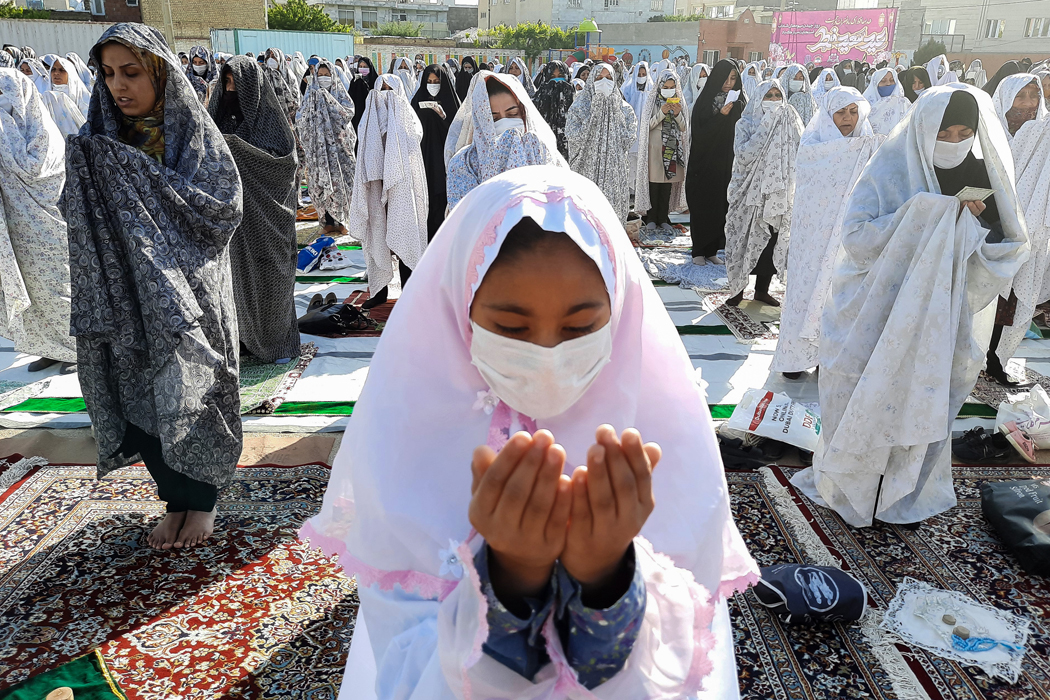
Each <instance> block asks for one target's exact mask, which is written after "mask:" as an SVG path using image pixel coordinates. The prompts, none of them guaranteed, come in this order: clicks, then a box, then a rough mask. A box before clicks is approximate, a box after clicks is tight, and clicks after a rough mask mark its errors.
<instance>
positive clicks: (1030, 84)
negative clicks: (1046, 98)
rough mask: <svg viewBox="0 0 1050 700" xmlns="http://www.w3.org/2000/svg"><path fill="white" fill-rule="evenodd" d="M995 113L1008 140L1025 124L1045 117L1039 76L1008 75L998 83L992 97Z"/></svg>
mask: <svg viewBox="0 0 1050 700" xmlns="http://www.w3.org/2000/svg"><path fill="white" fill-rule="evenodd" d="M992 102H993V103H994V104H995V113H996V114H997V115H999V120H1000V121H1001V122H1002V124H1003V128H1004V129H1006V135H1007V138H1008V139H1011V140H1012V139H1013V137H1014V135H1015V134H1017V130H1018V129H1020V128H1021V127H1022V126H1024V124H1025V123H1026V122H1029V121H1031V120H1033V119H1043V118H1045V117H1046V114H1047V111H1046V104H1045V103H1044V102H1043V89H1042V85H1041V84H1040V82H1039V76H1037V75H1032V74H1031V73H1017V74H1015V75H1009V76H1007V77H1006V78H1004V79H1003V80H1002V81H1000V82H999V87H997V88H996V89H995V94H994V95H992Z"/></svg>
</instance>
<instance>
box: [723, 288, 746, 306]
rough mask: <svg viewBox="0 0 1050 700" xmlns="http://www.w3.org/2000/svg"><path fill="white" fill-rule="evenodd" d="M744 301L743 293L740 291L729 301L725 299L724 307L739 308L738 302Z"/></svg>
mask: <svg viewBox="0 0 1050 700" xmlns="http://www.w3.org/2000/svg"><path fill="white" fill-rule="evenodd" d="M743 300H744V292H743V290H741V292H740V293H739V294H737V295H736V296H735V297H732V298H730V299H726V306H740V302H742V301H743Z"/></svg>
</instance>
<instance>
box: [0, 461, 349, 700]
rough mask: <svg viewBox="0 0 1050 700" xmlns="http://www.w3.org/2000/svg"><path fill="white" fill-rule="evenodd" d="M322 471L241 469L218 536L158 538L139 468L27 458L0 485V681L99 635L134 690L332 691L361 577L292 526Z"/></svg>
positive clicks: (144, 698) (84, 647) (134, 696)
mask: <svg viewBox="0 0 1050 700" xmlns="http://www.w3.org/2000/svg"><path fill="white" fill-rule="evenodd" d="M16 458H17V457H16ZM16 458H13V459H16ZM12 462H13V460H12V461H9V462H8V464H7V465H3V466H0V470H4V471H10V470H11V469H12V468H13V467H14V466H15V465H17V464H19V463H18V462H13V463H12ZM23 469H24V468H23ZM328 474H329V469H328V467H326V466H324V465H321V464H305V465H300V466H295V467H276V466H253V467H242V468H238V469H237V473H236V476H235V477H234V481H233V483H232V484H231V485H230V486H229V487H227V488H226V489H224V490H223V491H221V492H220V494H219V505H218V508H219V516H218V520H217V522H216V534H215V536H214V537H213V538H212V539H211V540H209V541H208V542H207V543H206V544H205V545H204V546H201V547H197V548H194V549H191V550H185V551H166V552H158V551H154V550H152V549H150V548H149V546H148V545H147V544H146V536H147V535H148V534H149V532H150V530H151V529H152V528H153V527H154V525H155V524H156V523H157V522H158V521H159V520H160V518H161V517H162V516H163V511H164V506H163V504H162V503H161V502H159V501H158V500H157V499H156V488H155V486H154V484H153V481H152V480H151V479H150V476H149V473H148V472H147V471H146V469H145V468H144V467H127V468H124V469H122V470H120V471H118V472H116V473H114V474H112V475H110V476H108V477H106V478H105V479H102V480H101V481H98V480H96V479H95V467H94V466H77V465H42V466H34V467H32V468H31V469H30V471H29V472H28V473H27V474H26V475H24V476H23V477H21V478H20V479H19V480H18V481H17V482H15V483H14V484H13V485H12V486H11V487H9V488H6V489H0V553H2V556H0V687H7V686H10V685H13V684H14V683H18V682H20V681H24V680H26V679H27V678H30V677H33V676H36V675H39V674H40V673H42V672H44V671H45V670H47V669H54V668H57V667H58V666H60V665H62V664H64V663H67V662H69V661H71V660H72V659H75V658H77V657H79V656H81V655H83V654H85V653H88V652H91V651H92V650H94V649H96V648H98V649H99V650H100V651H101V653H102V656H103V658H104V659H105V661H106V663H107V664H108V665H109V668H110V669H111V670H112V671H113V673H114V675H115V677H116V680H117V683H118V684H119V686H120V688H121V689H122V690H123V691H124V692H125V693H126V694H127V697H128V698H129V700H172V698H184V699H186V700H191V699H193V700H196V699H205V698H206V699H208V700H211V699H213V698H214V699H218V698H253V699H260V700H261V699H269V698H274V699H277V698H281V699H285V700H286V699H289V698H335V697H336V696H337V695H338V688H339V684H340V682H341V681H342V676H343V668H344V666H345V664H346V654H347V651H348V650H349V644H350V637H351V635H352V634H353V628H354V620H355V616H356V610H357V605H358V601H357V597H356V589H355V586H354V583H353V581H352V579H350V578H348V577H346V576H345V575H343V573H342V572H341V569H340V568H339V566H338V565H337V564H335V563H333V562H332V561H331V560H329V559H328V558H327V557H325V556H323V555H322V554H321V553H320V550H316V549H310V548H309V547H308V546H307V545H305V544H303V543H301V542H299V541H298V539H297V538H296V533H297V531H298V529H299V527H300V526H301V525H302V523H303V521H304V520H305V519H307V518H308V517H310V516H311V515H313V514H314V513H315V512H316V511H317V510H318V508H319V507H320V505H321V500H322V497H323V494H324V489H325V485H326V484H327V482H328ZM2 476H3V474H2V473H0V478H2ZM40 698H41V699H42V698H43V696H40Z"/></svg>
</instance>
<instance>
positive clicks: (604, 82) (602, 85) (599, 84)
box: [594, 78, 613, 95]
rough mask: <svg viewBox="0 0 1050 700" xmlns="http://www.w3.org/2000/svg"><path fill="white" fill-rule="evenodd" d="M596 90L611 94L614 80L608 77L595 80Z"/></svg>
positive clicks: (603, 93)
mask: <svg viewBox="0 0 1050 700" xmlns="http://www.w3.org/2000/svg"><path fill="white" fill-rule="evenodd" d="M594 91H595V92H597V93H598V94H599V95H611V94H612V91H613V81H611V80H609V79H608V78H602V79H601V80H595V81H594Z"/></svg>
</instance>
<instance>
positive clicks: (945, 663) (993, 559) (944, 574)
mask: <svg viewBox="0 0 1050 700" xmlns="http://www.w3.org/2000/svg"><path fill="white" fill-rule="evenodd" d="M796 471H797V469H793V468H789V467H772V468H771V473H773V474H774V475H775V476H776V479H777V481H778V483H779V484H780V485H781V486H783V487H785V492H786V493H789V494H790V498H791V501H792V502H793V503H794V504H795V505H796V506H797V507H798V508H799V510H800V511H801V512H802V513H803V514H804V518H805V520H806V522H807V524H808V525H807V526H808V529H809V530H810V532H811V535H812V536H815V537H818V538H819V540H820V542H819V544H818V545H817V546H816V549H819V550H823V551H824V552H826V553H828V554H830V556H831V557H832V561H833V562H834V563H836V564H837V565H839V566H841V568H843V569H845V570H848V571H849V572H850V573H851V574H853V575H854V576H856V577H857V578H858V579H860V580H861V581H862V582H863V583H864V584H865V585H866V586H867V588H868V594H869V604H870V605H872V606H873V607H874V608H875V609H876V610H877V614H878V618H879V620H881V618H882V613H883V611H884V610H885V609H886V606H887V605H888V604H889V602H890V600H891V599H892V598H893V596H894V595H895V593H896V591H897V586H898V585H899V584H900V583H901V582H902V581H903V580H904V578H905V577H912V578H915V579H919V580H921V581H925V582H926V583H929V584H930V585H933V586H936V587H937V588H942V589H946V590H953V591H958V592H960V593H963V594H964V595H966V596H968V597H970V598H972V599H974V600H976V601H977V602H979V603H983V604H985V605H991V606H993V607H996V608H1000V609H1002V610H1006V611H1008V612H1011V613H1013V614H1015V615H1019V616H1021V617H1025V618H1027V619H1029V620H1030V621H1031V622H1032V635H1031V636H1030V637H1029V648H1028V652H1027V654H1026V655H1025V658H1024V664H1023V666H1022V674H1021V677H1020V679H1019V680H1018V682H1017V683H1016V684H1015V685H1008V684H1006V683H1004V682H1001V681H993V680H991V679H989V678H988V677H987V676H985V675H984V674H983V673H982V672H981V671H980V670H979V669H976V668H972V667H966V666H964V665H962V664H959V663H956V662H954V661H949V660H947V659H944V658H941V657H939V656H936V655H934V654H930V653H927V652H925V651H922V650H921V649H911V648H909V647H906V646H904V645H899V646H900V647H901V648H902V649H907V652H906V653H905V658H906V659H907V662H908V666H909V668H910V669H911V671H912V673H913V674H914V676H915V677H916V678H917V679H918V680H919V682H920V683H921V685H922V688H923V689H924V692H925V693H926V695H925V696H923V695H918V694H916V695H915V697H930V698H935V699H940V698H944V699H949V698H950V699H951V700H993V699H994V700H1050V637H1048V636H1047V635H1048V632H1050V624H1047V622H1046V620H1047V618H1048V615H1050V579H1047V578H1044V577H1039V576H1033V575H1030V574H1026V573H1025V572H1024V571H1023V570H1022V569H1021V568H1020V567H1019V566H1018V564H1017V561H1016V559H1015V558H1014V557H1013V555H1012V554H1010V553H1009V552H1008V551H1007V550H1006V548H1005V547H1004V546H1003V545H1002V543H1001V542H1000V540H999V538H998V537H997V536H996V534H995V532H994V531H993V530H992V528H991V526H990V525H989V524H988V523H987V522H986V521H985V519H984V516H983V514H982V512H981V494H980V485H981V483H982V482H984V481H1002V480H1022V479H1033V478H1039V479H1043V478H1050V467H1046V466H1042V467H1037V466H1033V465H1027V464H1026V465H1018V466H960V465H956V466H953V467H952V473H953V476H954V482H955V492H956V495H957V497H958V499H959V504H958V505H957V506H956V507H955V508H952V509H951V510H950V511H948V512H946V513H942V514H941V515H938V516H935V517H933V518H930V519H928V520H926V521H925V522H923V524H922V526H921V527H919V529H918V530H914V531H911V530H906V529H904V528H900V527H897V526H895V525H888V524H885V523H876V524H875V526H874V527H869V528H860V529H858V528H853V527H850V526H848V525H846V524H845V523H844V522H843V521H842V519H841V518H839V517H838V515H836V514H835V512H834V511H832V510H830V509H827V508H822V507H819V506H817V505H815V504H813V503H812V502H811V501H810V500H809V499H807V498H806V497H805V496H803V495H801V494H800V493H799V492H798V491H797V490H796V489H795V488H794V487H792V486H790V484H789V483H788V480H789V479H790V477H791V476H792V475H793V474H795V473H796ZM737 522H738V523H739V522H741V521H740V520H739V519H738V521H737ZM752 553H755V548H754V547H752ZM839 562H841V564H839ZM886 634H887V635H888V638H889V639H895V638H894V637H892V635H889V633H886ZM829 697H830V696H829Z"/></svg>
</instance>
